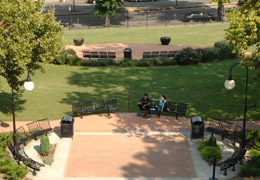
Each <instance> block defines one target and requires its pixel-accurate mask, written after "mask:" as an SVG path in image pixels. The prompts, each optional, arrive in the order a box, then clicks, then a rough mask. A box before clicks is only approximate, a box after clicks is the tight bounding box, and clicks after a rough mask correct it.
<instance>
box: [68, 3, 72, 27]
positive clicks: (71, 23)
mask: <svg viewBox="0 0 260 180" xmlns="http://www.w3.org/2000/svg"><path fill="white" fill-rule="evenodd" d="M68 10H69V14H70V24H69V30H70V28H71V26H72V13H71V11H72V9H71V6H69V9H68Z"/></svg>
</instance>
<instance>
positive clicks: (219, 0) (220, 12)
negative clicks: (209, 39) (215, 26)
mask: <svg viewBox="0 0 260 180" xmlns="http://www.w3.org/2000/svg"><path fill="white" fill-rule="evenodd" d="M223 8H224V6H223V3H222V0H218V12H217V20H218V21H222V10H223Z"/></svg>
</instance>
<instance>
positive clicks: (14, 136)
mask: <svg viewBox="0 0 260 180" xmlns="http://www.w3.org/2000/svg"><path fill="white" fill-rule="evenodd" d="M12 116H13V142H14V149H15V154H16V146H17V139H16V122H15V121H16V119H15V92H14V89H13V88H12Z"/></svg>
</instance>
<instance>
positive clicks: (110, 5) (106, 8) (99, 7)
mask: <svg viewBox="0 0 260 180" xmlns="http://www.w3.org/2000/svg"><path fill="white" fill-rule="evenodd" d="M123 9H124V2H123V0H97V2H96V5H95V8H94V15H96V16H101V17H103V18H105V27H109V26H110V17H116V16H118V15H119V14H120V13H121V12H122V10H123Z"/></svg>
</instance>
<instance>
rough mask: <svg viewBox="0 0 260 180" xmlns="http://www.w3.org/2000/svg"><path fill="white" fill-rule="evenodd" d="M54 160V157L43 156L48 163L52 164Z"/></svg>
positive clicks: (45, 162)
mask: <svg viewBox="0 0 260 180" xmlns="http://www.w3.org/2000/svg"><path fill="white" fill-rule="evenodd" d="M53 162H54V159H53V157H45V158H43V163H44V164H47V165H51V164H52V163H53Z"/></svg>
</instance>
